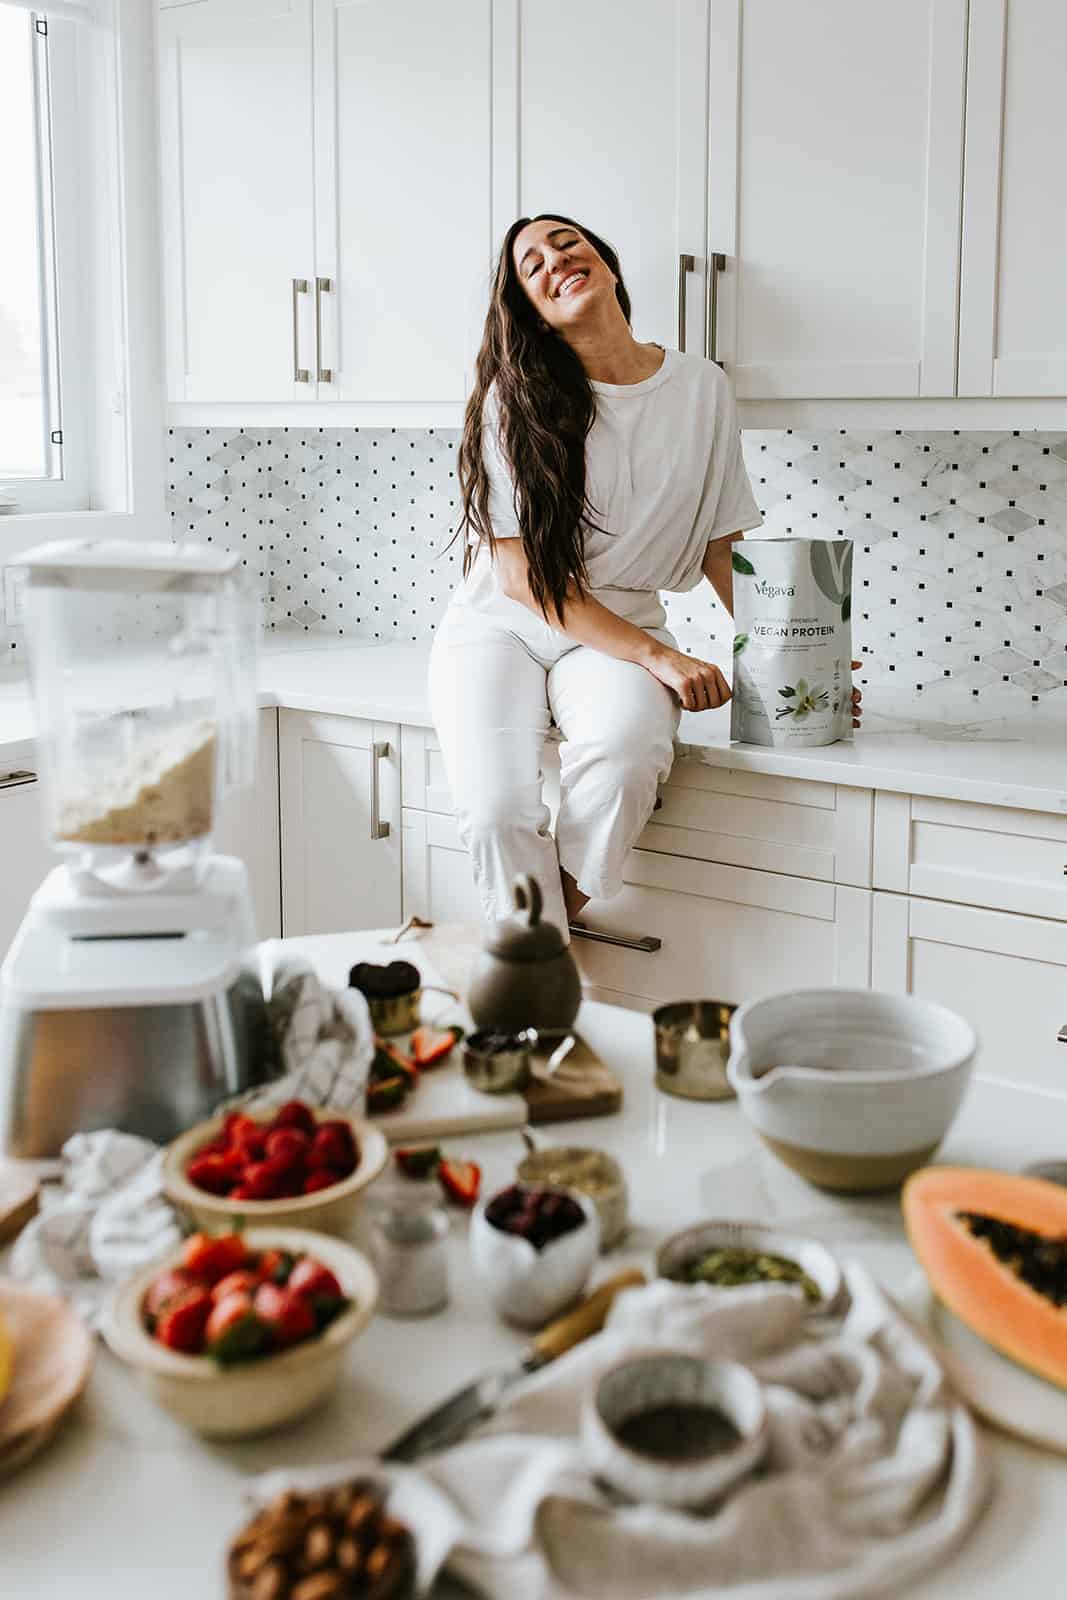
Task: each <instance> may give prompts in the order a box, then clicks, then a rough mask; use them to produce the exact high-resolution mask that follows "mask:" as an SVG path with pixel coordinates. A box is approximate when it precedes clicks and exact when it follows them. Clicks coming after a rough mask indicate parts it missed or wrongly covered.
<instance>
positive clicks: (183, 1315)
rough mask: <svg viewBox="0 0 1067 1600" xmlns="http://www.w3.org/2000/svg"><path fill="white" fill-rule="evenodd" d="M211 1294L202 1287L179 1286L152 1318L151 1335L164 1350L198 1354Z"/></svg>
mask: <svg viewBox="0 0 1067 1600" xmlns="http://www.w3.org/2000/svg"><path fill="white" fill-rule="evenodd" d="M211 1312H212V1304H211V1296H210V1294H209V1293H208V1291H207V1290H206V1289H204V1288H202V1287H194V1288H192V1289H183V1290H182V1292H181V1294H179V1295H176V1296H175V1297H174V1299H173V1300H169V1301H168V1302H167V1304H166V1305H165V1306H164V1308H163V1310H162V1312H161V1313H160V1316H159V1318H158V1320H157V1322H156V1327H155V1335H156V1338H157V1339H158V1340H159V1342H160V1344H162V1345H166V1347H167V1349H168V1350H177V1351H179V1352H180V1353H181V1354H182V1355H186V1356H198V1355H200V1353H201V1351H202V1350H203V1348H204V1337H205V1331H206V1329H207V1326H208V1322H209V1320H210V1318H211Z"/></svg>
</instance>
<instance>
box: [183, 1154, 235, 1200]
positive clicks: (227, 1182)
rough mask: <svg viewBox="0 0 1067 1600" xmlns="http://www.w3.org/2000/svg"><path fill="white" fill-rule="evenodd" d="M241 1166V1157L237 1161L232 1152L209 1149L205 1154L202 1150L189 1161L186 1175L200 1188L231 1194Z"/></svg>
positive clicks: (213, 1192)
mask: <svg viewBox="0 0 1067 1600" xmlns="http://www.w3.org/2000/svg"><path fill="white" fill-rule="evenodd" d="M240 1167H241V1161H240V1158H238V1159H237V1160H236V1161H235V1160H234V1158H233V1156H232V1155H230V1154H226V1155H221V1154H218V1153H216V1152H214V1151H209V1152H208V1153H207V1155H205V1154H204V1152H203V1151H200V1152H199V1153H198V1154H197V1155H195V1156H194V1157H193V1158H192V1160H191V1161H190V1162H188V1163H187V1165H186V1168H185V1176H186V1177H187V1178H188V1179H189V1182H190V1183H192V1184H195V1185H196V1187H197V1188H198V1189H205V1190H206V1191H207V1193H208V1194H229V1192H230V1190H231V1189H232V1188H233V1186H234V1184H235V1183H237V1181H238V1179H239V1178H240V1176H241V1173H240Z"/></svg>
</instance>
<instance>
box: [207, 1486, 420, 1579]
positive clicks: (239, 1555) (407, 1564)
mask: <svg viewBox="0 0 1067 1600" xmlns="http://www.w3.org/2000/svg"><path fill="white" fill-rule="evenodd" d="M226 1566H227V1576H228V1579H229V1596H230V1600H411V1597H412V1596H413V1595H414V1593H415V1541H414V1540H413V1538H412V1536H411V1534H410V1532H409V1531H408V1529H407V1528H406V1527H405V1526H404V1525H403V1523H401V1522H398V1521H397V1520H396V1518H395V1517H391V1516H389V1514H388V1513H387V1512H386V1510H385V1508H384V1495H383V1492H382V1490H381V1488H380V1486H378V1485H376V1484H374V1483H372V1482H370V1481H369V1480H357V1481H354V1482H352V1483H345V1484H341V1485H340V1486H339V1487H337V1488H335V1489H326V1490H322V1491H320V1492H318V1493H315V1494H296V1493H294V1492H292V1491H288V1492H286V1493H285V1494H281V1495H279V1496H278V1497H277V1498H276V1499H275V1500H272V1501H271V1503H270V1505H268V1506H265V1507H264V1509H263V1510H262V1511H260V1512H259V1513H258V1514H257V1515H256V1516H255V1517H253V1518H252V1520H251V1522H249V1523H247V1524H246V1526H245V1527H244V1528H242V1529H241V1531H240V1533H238V1534H237V1536H236V1538H235V1539H234V1540H233V1542H232V1543H231V1545H230V1548H229V1553H228V1555H227V1561H226Z"/></svg>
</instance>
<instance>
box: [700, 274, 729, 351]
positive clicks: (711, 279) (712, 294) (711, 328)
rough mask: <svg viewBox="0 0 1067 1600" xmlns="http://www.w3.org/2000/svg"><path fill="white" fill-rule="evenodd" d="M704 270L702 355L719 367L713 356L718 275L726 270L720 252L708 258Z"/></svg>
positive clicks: (715, 333)
mask: <svg viewBox="0 0 1067 1600" xmlns="http://www.w3.org/2000/svg"><path fill="white" fill-rule="evenodd" d="M705 270H706V273H707V280H706V283H705V289H704V293H705V302H704V354H705V355H706V356H707V358H708V360H709V361H714V362H715V363H716V364H717V365H718V366H720V367H721V366H722V362H721V361H720V360H719V358H718V356H717V355H716V354H715V345H716V343H717V338H718V332H719V273H720V272H725V270H726V257H725V256H724V255H723V254H722V252H721V251H718V250H716V251H714V252H713V253H712V254H711V255H710V256H709V257H708V264H707V267H706V269H705Z"/></svg>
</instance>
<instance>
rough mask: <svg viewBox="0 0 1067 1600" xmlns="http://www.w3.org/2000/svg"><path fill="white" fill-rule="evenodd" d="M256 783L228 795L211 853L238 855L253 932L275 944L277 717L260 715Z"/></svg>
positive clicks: (266, 711) (270, 712)
mask: <svg viewBox="0 0 1067 1600" xmlns="http://www.w3.org/2000/svg"><path fill="white" fill-rule="evenodd" d="M257 734H258V747H257V751H256V781H255V786H254V787H253V788H251V789H242V790H240V791H238V792H237V793H234V794H229V795H227V796H226V798H225V800H224V801H223V803H222V811H221V814H220V816H219V818H218V820H217V825H216V829H215V848H216V849H217V850H219V851H220V852H221V853H222V854H224V855H233V856H240V858H241V860H242V861H243V862H244V864H245V866H246V867H247V868H248V881H249V887H250V889H251V891H252V909H253V911H254V912H255V918H256V933H257V935H258V937H259V938H260V939H278V938H280V937H281V931H282V901H281V853H280V852H281V845H280V837H279V818H278V713H277V711H276V710H275V709H274V707H273V706H266V707H263V708H262V709H261V710H260V711H259V713H258V723H257Z"/></svg>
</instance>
